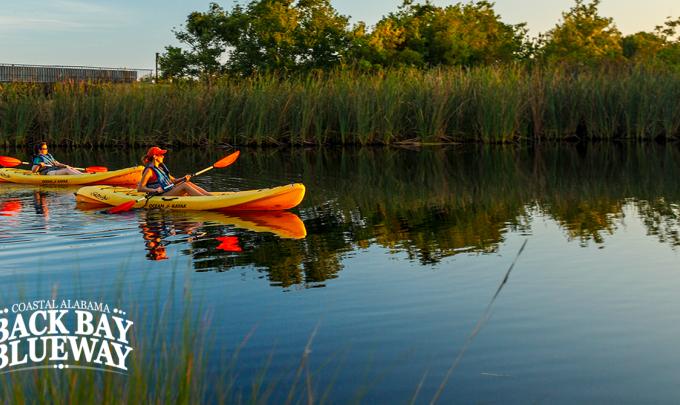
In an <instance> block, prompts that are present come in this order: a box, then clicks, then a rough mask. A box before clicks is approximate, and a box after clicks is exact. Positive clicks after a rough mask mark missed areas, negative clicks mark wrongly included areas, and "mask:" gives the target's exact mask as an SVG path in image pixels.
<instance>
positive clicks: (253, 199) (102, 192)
mask: <svg viewBox="0 0 680 405" xmlns="http://www.w3.org/2000/svg"><path fill="white" fill-rule="evenodd" d="M212 194H213V195H211V196H186V197H166V196H154V197H150V198H149V199H148V200H147V199H144V200H142V201H138V202H137V203H136V204H135V205H134V208H165V209H172V210H197V211H226V212H229V211H280V210H287V209H290V208H293V207H295V206H297V205H298V204H300V202H301V201H302V199H303V198H304V196H305V186H304V185H303V184H300V183H295V184H289V185H286V186H279V187H273V188H263V189H260V190H245V191H230V192H212ZM144 195H145V194H144V193H141V192H139V191H137V190H134V189H130V188H125V187H110V186H87V187H82V188H80V189H78V191H77V192H76V201H78V202H82V203H88V204H93V203H99V204H102V205H112V206H118V205H121V204H124V203H126V202H129V201H136V200H138V199H140V198H142V197H144Z"/></svg>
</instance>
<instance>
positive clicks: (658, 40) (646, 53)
mask: <svg viewBox="0 0 680 405" xmlns="http://www.w3.org/2000/svg"><path fill="white" fill-rule="evenodd" d="M678 28H680V18H678V19H676V20H673V19H671V18H668V19H667V20H666V22H665V23H664V25H659V26H657V27H656V28H655V30H654V32H638V33H635V34H632V35H628V36H626V37H624V38H623V39H622V41H621V44H622V47H623V54H624V56H625V57H626V58H628V59H629V60H632V61H635V62H644V63H660V64H666V65H675V66H680V38H679V33H678Z"/></svg>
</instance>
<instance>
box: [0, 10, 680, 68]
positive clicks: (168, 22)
mask: <svg viewBox="0 0 680 405" xmlns="http://www.w3.org/2000/svg"><path fill="white" fill-rule="evenodd" d="M216 2H217V3H218V4H220V5H222V6H223V7H225V8H227V9H228V8H231V6H232V5H233V4H234V1H233V0H229V1H216ZM209 3H210V1H209V0H184V1H182V0H87V1H86V0H0V63H16V64H50V65H85V66H110V67H127V68H148V69H152V68H153V67H154V55H155V52H162V51H163V49H164V47H165V46H166V45H177V41H176V40H175V38H174V35H173V33H172V29H173V27H181V26H182V24H183V23H184V21H185V19H186V16H187V15H188V14H189V13H190V12H192V11H205V10H207V9H208V4H209ZM401 3H402V0H331V4H332V5H333V6H334V7H335V8H336V9H337V10H338V11H339V12H340V13H341V14H343V15H346V16H349V17H351V21H352V22H357V21H365V22H366V23H367V24H369V25H371V24H375V23H376V22H377V21H378V20H380V18H381V17H382V16H383V15H385V14H388V13H389V12H391V11H395V10H397V7H398V6H399V5H400V4H401ZM433 3H434V4H436V5H440V6H445V5H448V4H455V3H457V1H450V0H449V1H444V0H433ZM495 3H496V6H495V10H496V12H497V13H498V14H500V16H501V18H502V20H503V21H504V22H506V23H510V24H516V23H520V22H526V23H527V25H528V28H529V30H530V34H531V35H532V36H536V35H537V34H538V33H541V32H545V31H547V30H549V29H550V28H552V27H553V26H555V24H557V23H558V22H559V20H560V18H561V14H562V13H563V12H564V11H567V10H569V8H571V6H572V5H573V4H574V1H573V0H496V2H495ZM600 14H601V15H604V16H607V17H612V18H614V22H615V23H616V25H617V27H618V28H619V30H621V31H622V32H623V33H624V34H631V33H635V32H638V31H651V30H653V29H654V27H655V26H656V25H660V24H662V23H663V22H664V21H665V20H666V17H668V16H672V17H674V18H677V17H680V1H678V0H646V1H640V0H602V3H601V4H600Z"/></svg>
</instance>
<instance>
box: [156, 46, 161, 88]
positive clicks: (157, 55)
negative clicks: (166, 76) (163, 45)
mask: <svg viewBox="0 0 680 405" xmlns="http://www.w3.org/2000/svg"><path fill="white" fill-rule="evenodd" d="M160 56H161V54H160V53H158V52H156V83H158V58H159V57H160Z"/></svg>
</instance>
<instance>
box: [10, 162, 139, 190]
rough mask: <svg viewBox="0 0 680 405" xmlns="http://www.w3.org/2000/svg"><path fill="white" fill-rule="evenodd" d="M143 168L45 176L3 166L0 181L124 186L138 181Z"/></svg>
mask: <svg viewBox="0 0 680 405" xmlns="http://www.w3.org/2000/svg"><path fill="white" fill-rule="evenodd" d="M143 169H144V167H143V166H137V167H128V168H126V169H120V170H113V171H110V172H101V173H83V174H81V175H54V176H47V175H42V174H37V173H32V172H31V171H30V170H23V169H12V168H4V169H0V183H19V184H33V185H38V186H50V185H52V186H54V185H59V186H69V185H72V186H84V185H88V184H109V185H113V186H124V185H131V184H135V183H138V182H139V180H140V179H141V177H142V170H143Z"/></svg>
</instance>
